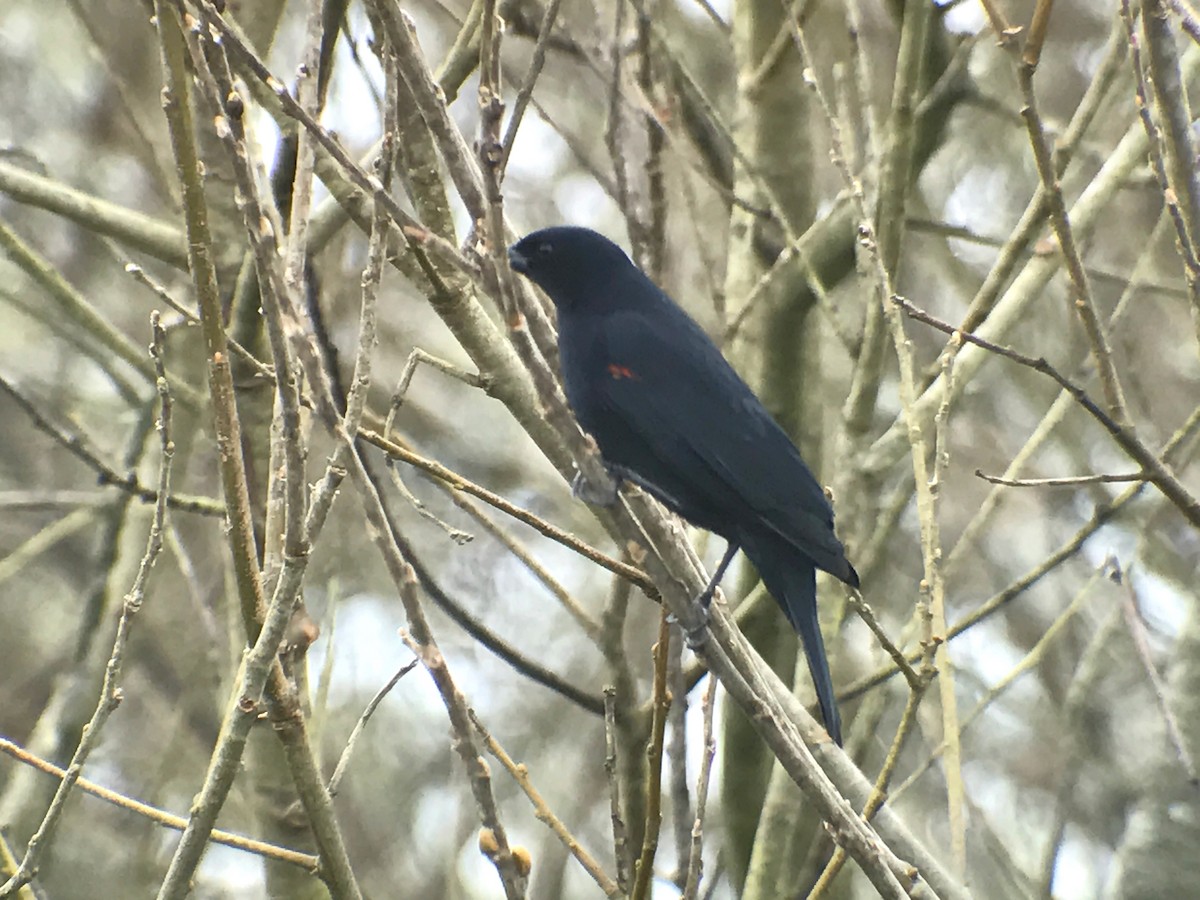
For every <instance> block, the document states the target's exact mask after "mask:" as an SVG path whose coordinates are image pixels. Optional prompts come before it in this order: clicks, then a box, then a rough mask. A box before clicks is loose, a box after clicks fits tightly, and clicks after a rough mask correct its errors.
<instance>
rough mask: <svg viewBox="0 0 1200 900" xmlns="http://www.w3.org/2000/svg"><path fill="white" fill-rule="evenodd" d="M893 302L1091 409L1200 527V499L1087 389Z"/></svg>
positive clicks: (1040, 362) (1039, 362)
mask: <svg viewBox="0 0 1200 900" xmlns="http://www.w3.org/2000/svg"><path fill="white" fill-rule="evenodd" d="M892 302H893V303H894V304H895V305H896V306H898V307H900V308H901V309H902V310H904V312H905V314H906V315H908V316H909V317H910V318H912V319H916V320H917V321H918V322H924V323H925V324H926V325H930V326H932V327H933V328H936V329H937V330H938V331H941V332H943V333H945V334H949V335H955V334H957V335H959V336H961V337H962V339H963V340H964V341H967V342H968V343H971V344H975V345H976V346H978V347H982V348H983V349H984V350H987V351H989V352H991V353H995V354H997V355H998V356H1003V357H1005V358H1007V359H1010V360H1012V361H1013V362H1015V363H1018V364H1020V365H1022V366H1026V367H1027V368H1030V369H1033V370H1034V371H1035V372H1040V373H1042V374H1043V375H1046V376H1048V377H1049V378H1051V379H1053V380H1054V381H1055V382H1056V383H1057V384H1058V386H1059V387H1061V388H1062V389H1063V390H1065V391H1066V392H1067V393H1069V394H1070V395H1071V396H1072V397H1073V398H1074V400H1075V402H1077V403H1078V404H1079V405H1080V406H1082V407H1083V408H1084V409H1085V410H1087V411H1088V412H1089V413H1090V414H1091V415H1092V417H1093V418H1095V419H1096V421H1098V422H1099V423H1100V424H1101V425H1103V426H1104V429H1105V430H1106V431H1107V432H1108V433H1109V434H1110V435H1112V437H1113V439H1114V440H1115V441H1116V442H1117V444H1118V445H1119V446H1120V447H1121V449H1122V450H1124V451H1125V452H1126V453H1127V454H1129V456H1131V457H1132V458H1133V460H1134V462H1137V463H1140V464H1141V465H1142V467H1143V468H1144V470H1145V476H1146V479H1147V480H1148V481H1151V482H1153V483H1154V485H1155V486H1156V487H1157V488H1158V489H1159V490H1160V491H1162V493H1163V494H1164V495H1165V496H1166V498H1167V499H1168V500H1170V501H1171V502H1172V503H1173V504H1174V505H1175V506H1176V507H1177V508H1178V509H1179V511H1180V512H1181V513H1182V514H1183V515H1184V517H1185V518H1186V519H1187V520H1188V521H1189V522H1190V523H1191V524H1192V525H1195V526H1196V527H1200V500H1198V499H1197V498H1196V497H1194V496H1192V494H1191V493H1190V492H1189V491H1188V489H1187V488H1185V487H1184V486H1183V483H1182V482H1181V481H1179V479H1178V478H1176V476H1175V474H1174V473H1173V472H1172V471H1171V470H1170V469H1169V468H1168V467H1167V465H1166V463H1164V462H1163V461H1162V460H1160V459H1159V458H1158V457H1157V456H1155V454H1154V453H1153V452H1152V451H1151V450H1150V448H1149V447H1147V446H1146V445H1145V444H1144V443H1142V441H1141V439H1140V438H1138V437H1137V434H1136V433H1135V432H1134V430H1133V429H1132V428H1130V427H1129V426H1125V425H1121V424H1119V423H1118V422H1116V421H1115V420H1114V419H1113V418H1112V417H1111V416H1110V415H1108V413H1106V412H1105V411H1104V410H1103V409H1101V408H1100V406H1099V405H1098V404H1097V403H1096V402H1095V401H1094V400H1092V398H1091V397H1090V396H1088V393H1087V392H1086V391H1085V390H1084V389H1083V388H1081V387H1079V386H1078V385H1077V384H1075V383H1074V382H1072V381H1070V380H1068V379H1067V378H1066V376H1064V375H1063V374H1062V373H1060V372H1059V371H1058V369H1056V368H1054V366H1052V365H1051V364H1050V363H1049V362H1048V361H1047V360H1046V359H1045V357H1038V358H1036V359H1035V358H1034V357H1032V356H1026V355H1025V354H1024V353H1019V352H1018V351H1016V350H1013V349H1012V348H1010V347H1004V346H1002V345H1000V344H996V343H993V342H992V341H989V340H987V339H986V338H981V337H979V336H978V335H976V334H972V333H971V332H969V331H961V330H960V329H958V328H955V327H954V326H953V325H951V324H950V323H949V322H943V321H942V320H941V319H938V318H937V317H935V316H931V315H930V314H929V313H927V312H925V311H924V310H921V309H918V308H917V307H915V306H913V305H912V303H910V302H909V301H907V300H905V299H904V298H903V297H900V296H894V297H892Z"/></svg>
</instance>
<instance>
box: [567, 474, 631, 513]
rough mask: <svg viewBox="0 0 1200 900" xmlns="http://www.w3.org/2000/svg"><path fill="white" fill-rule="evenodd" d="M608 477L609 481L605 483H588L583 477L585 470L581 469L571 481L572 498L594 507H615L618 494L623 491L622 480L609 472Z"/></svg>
mask: <svg viewBox="0 0 1200 900" xmlns="http://www.w3.org/2000/svg"><path fill="white" fill-rule="evenodd" d="M608 475H609V479H608V480H607V481H606V482H605V483H603V484H596V483H595V482H593V481H588V479H587V478H585V477H584V475H583V470H582V469H580V470H579V471H577V472H576V473H575V477H574V478H572V479H571V496H572V497H575V498H576V499H578V500H582V501H583V502H584V503H590V504H592V505H593V506H605V507H608V506H615V505H616V503H617V492H618V491H619V490H620V489H621V479H620V478H617V477H613V474H612V472H611V471H610V472H608Z"/></svg>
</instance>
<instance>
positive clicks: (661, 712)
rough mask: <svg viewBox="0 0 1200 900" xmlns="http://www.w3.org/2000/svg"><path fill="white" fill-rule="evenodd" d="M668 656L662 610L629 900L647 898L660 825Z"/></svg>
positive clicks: (666, 621) (668, 632)
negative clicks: (641, 828)
mask: <svg viewBox="0 0 1200 900" xmlns="http://www.w3.org/2000/svg"><path fill="white" fill-rule="evenodd" d="M670 653H671V625H670V619H669V616H668V613H667V611H666V610H665V609H664V610H663V611H662V614H661V615H660V617H659V625H658V642H657V643H655V645H654V702H653V706H652V707H651V709H652V711H653V714H652V716H651V720H650V746H649V747H647V748H646V757H647V764H646V824H645V836H644V837H643V838H642V852H641V855H640V856H639V857H638V861H637V864H636V865H635V866H634V867H633V889H632V890H631V891H630V892H629V896H630V898H631V900H645V898H646V897H648V896H649V891H650V884H651V880H652V879H651V876H652V875H653V873H654V857H655V855H656V854H657V853H658V832H659V828H660V827H661V826H662V762H663V738H664V736H665V734H666V730H667V710H668V708H669V707H670V705H671V695H670V693H669V692H668V691H667V660H668V659H669V657H670Z"/></svg>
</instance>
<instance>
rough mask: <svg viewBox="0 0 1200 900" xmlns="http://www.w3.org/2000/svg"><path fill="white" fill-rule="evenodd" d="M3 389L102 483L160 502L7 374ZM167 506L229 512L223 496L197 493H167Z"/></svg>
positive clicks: (150, 489) (205, 512) (0, 384)
mask: <svg viewBox="0 0 1200 900" xmlns="http://www.w3.org/2000/svg"><path fill="white" fill-rule="evenodd" d="M0 390H3V391H4V392H5V393H6V394H8V396H9V397H10V398H11V399H12V401H13V402H14V403H16V404H17V406H19V407H20V408H21V409H22V410H23V411H24V412H25V414H26V415H28V416H29V418H30V419H31V420H32V421H33V424H34V425H35V426H36V427H37V428H38V430H39V431H42V432H44V433H45V434H48V435H49V436H50V437H52V438H53V439H54V440H55V441H56V442H57V443H58V444H60V445H62V447H63V448H64V449H66V450H67V451H68V452H69V453H70V454H71V455H72V456H75V457H76V458H78V459H79V460H80V461H82V462H83V463H84V465H86V466H87V467H88V468H90V469H92V470H93V471H95V472H96V475H97V482H98V483H99V484H101V485H111V486H112V487H115V488H118V489H120V490H122V491H126V492H128V493H130V494H133V495H134V496H135V497H137V499H139V500H141V501H142V502H143V503H156V502H157V501H158V491H157V489H155V488H153V487H148V486H146V485H144V484H142V483H141V481H140V480H139V479H138V477H137V473H135V472H127V473H126V474H124V475H122V474H120V473H119V472H118V471H117V470H116V469H114V468H113V467H112V466H110V465H109V464H108V463H106V462H105V461H104V460H102V459H101V458H100V457H99V456H98V455H96V454H95V453H94V452H93V451H92V450H91V448H90V447H89V446H88V442H87V439H86V438H85V437H84V436H83V435H81V434H78V433H73V432H71V431H68V430H67V429H66V428H63V427H62V426H60V425H57V424H55V423H54V422H51V421H50V420H49V419H48V418H47V417H46V416H44V415H43V414H42V412H41V410H39V409H38V407H37V404H36V403H34V402H33V401H32V400H30V399H29V398H28V397H26V396H25V394H24V393H23V392H22V391H21V390H20V389H19V388H17V387H16V385H14V384H13V383H12V382H10V381H9V380H8V379H7V378H5V377H4V376H3V375H0ZM167 506H168V507H169V508H170V509H176V510H179V511H180V512H191V513H200V514H201V515H205V516H223V515H225V505H224V504H223V503H222V502H221V501H220V500H214V499H211V498H209V497H196V496H192V495H188V494H171V495H170V496H168V497H167Z"/></svg>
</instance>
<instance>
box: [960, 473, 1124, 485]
mask: <svg viewBox="0 0 1200 900" xmlns="http://www.w3.org/2000/svg"><path fill="white" fill-rule="evenodd" d="M975 477H976V478H982V479H983V480H984V481H986V482H988V483H989V484H999V485H1002V486H1003V487H1078V486H1079V485H1083V484H1124V483H1126V482H1130V481H1146V480H1147V479H1146V474H1145V473H1144V472H1127V473H1112V474H1107V473H1100V474H1098V475H1071V476H1067V477H1063V478H1003V477H1001V476H999V475H988V474H987V473H986V472H984V471H983V470H982V469H976V470H975Z"/></svg>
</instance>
